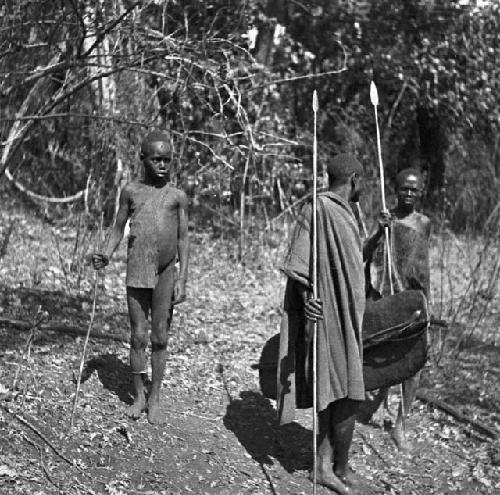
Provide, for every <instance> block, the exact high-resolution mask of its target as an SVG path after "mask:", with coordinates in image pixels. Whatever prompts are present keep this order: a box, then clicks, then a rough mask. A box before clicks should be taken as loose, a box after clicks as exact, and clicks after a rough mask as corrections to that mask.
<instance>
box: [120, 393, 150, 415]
mask: <svg viewBox="0 0 500 495" xmlns="http://www.w3.org/2000/svg"><path fill="white" fill-rule="evenodd" d="M145 410H146V397H144V395H140V396H139V397H136V398H135V400H134V403H133V404H132V405H131V406H130V407H129V408H128V409H127V410H126V411H125V414H126V415H127V416H128V417H129V418H131V419H139V418H140V417H141V413H142V412H143V411H145Z"/></svg>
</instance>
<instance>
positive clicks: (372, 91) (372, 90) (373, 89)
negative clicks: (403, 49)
mask: <svg viewBox="0 0 500 495" xmlns="http://www.w3.org/2000/svg"><path fill="white" fill-rule="evenodd" d="M370 100H371V102H372V105H373V111H374V112H375V127H376V129H377V155H378V164H379V171H380V196H381V200H382V211H383V212H384V213H387V206H386V204H385V179H384V164H383V162H382V146H381V144H380V128H379V125H378V108H377V107H378V91H377V86H375V83H374V82H373V81H372V82H371V83H370ZM384 232H385V244H386V249H387V271H388V274H389V287H390V288H391V295H392V294H394V287H393V285H392V255H391V241H390V238H389V227H387V226H386V227H385V228H384Z"/></svg>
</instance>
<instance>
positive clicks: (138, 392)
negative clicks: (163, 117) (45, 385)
mask: <svg viewBox="0 0 500 495" xmlns="http://www.w3.org/2000/svg"><path fill="white" fill-rule="evenodd" d="M140 157H141V160H142V162H143V165H144V178H143V179H142V180H140V181H138V182H130V183H128V184H127V185H126V186H125V187H124V188H123V190H122V193H121V196H120V205H119V210H118V214H117V216H116V222H115V225H114V226H113V229H112V231H111V235H110V239H109V242H108V244H107V246H106V247H105V249H104V252H102V253H95V254H94V256H93V259H92V261H93V265H94V268H95V269H96V270H100V269H102V268H104V267H105V266H106V265H107V264H108V263H109V259H110V258H111V256H112V255H113V253H114V252H115V250H116V248H117V247H118V245H119V244H120V241H121V240H122V238H123V232H124V229H125V224H126V223H127V220H128V219H129V218H130V235H129V241H128V254H127V278H126V285H127V305H128V312H129V318H130V326H131V342H130V343H131V346H130V367H131V368H132V374H133V382H134V389H135V399H134V403H133V405H132V406H130V408H129V409H128V410H127V415H128V416H129V417H131V418H133V419H137V418H139V417H140V415H141V412H143V411H145V410H147V411H148V420H149V422H150V423H152V424H158V423H160V421H161V417H160V407H159V405H160V388H161V382H162V379H163V375H164V372H165V364H166V358H167V351H166V348H167V340H168V332H169V328H170V322H171V319H172V309H173V305H175V304H178V303H181V302H183V301H184V300H185V299H186V280H187V271H188V258H189V241H188V215H187V205H188V200H187V196H186V194H185V193H184V192H183V191H181V190H180V189H177V188H175V187H173V186H172V185H171V183H170V175H171V168H172V149H171V145H170V139H169V137H168V136H167V134H166V133H164V132H160V131H153V132H151V133H149V134H148V135H147V136H146V137H145V139H144V141H143V143H142V146H141V155H140ZM177 257H178V259H179V263H180V269H179V277H178V278H177V279H176V270H175V262H176V259H177ZM150 312H151V345H152V354H151V367H152V386H151V393H150V395H149V398H148V400H147V402H146V389H145V383H144V382H145V379H146V375H147V368H146V353H145V351H146V346H147V336H148V331H147V319H148V315H149V313H150Z"/></svg>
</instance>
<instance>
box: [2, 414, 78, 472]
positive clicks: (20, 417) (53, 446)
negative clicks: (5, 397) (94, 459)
mask: <svg viewBox="0 0 500 495" xmlns="http://www.w3.org/2000/svg"><path fill="white" fill-rule="evenodd" d="M0 407H1V408H2V409H3V410H4V411H6V412H7V413H9V414H10V415H11V416H13V417H14V418H16V419H17V420H18V421H19V423H21V424H23V425H24V426H26V427H28V428H29V429H30V430H31V431H33V432H34V433H36V434H37V435H38V436H39V437H40V438H41V439H42V440H43V441H44V442H45V443H46V444H47V445H48V446H49V447H50V448H51V449H52V450H53V451H54V452H55V453H56V454H57V455H58V456H59V457H60V458H61V459H62V460H63V461H65V462H67V463H68V464H69V465H70V466H73V467H75V468H76V469H78V470H79V471H81V468H79V467H78V465H77V464H75V462H74V461H72V460H71V459H69V458H68V457H66V456H65V455H64V454H63V453H62V452H61V451H60V450H59V449H58V448H57V447H56V446H55V445H54V444H53V443H52V442H51V441H50V440H49V439H48V438H47V437H46V436H45V435H44V434H43V433H42V432H41V431H40V430H39V429H38V428H37V427H36V426H34V425H32V424H31V423H30V422H29V421H28V420H27V419H25V418H23V417H22V416H21V415H19V414H17V413H16V412H14V411H11V410H10V408H9V407H7V406H6V405H5V404H0Z"/></svg>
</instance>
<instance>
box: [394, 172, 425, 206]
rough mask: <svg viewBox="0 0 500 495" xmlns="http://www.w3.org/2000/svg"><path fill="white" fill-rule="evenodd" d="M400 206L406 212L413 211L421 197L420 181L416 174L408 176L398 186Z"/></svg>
mask: <svg viewBox="0 0 500 495" xmlns="http://www.w3.org/2000/svg"><path fill="white" fill-rule="evenodd" d="M397 195H398V206H399V207H400V208H404V209H406V210H409V209H413V208H414V207H415V202H416V201H417V199H418V197H419V196H420V180H419V178H418V177H417V176H416V175H414V174H408V175H407V176H406V177H405V178H404V179H403V180H402V181H401V182H400V183H399V185H398V190H397Z"/></svg>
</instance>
